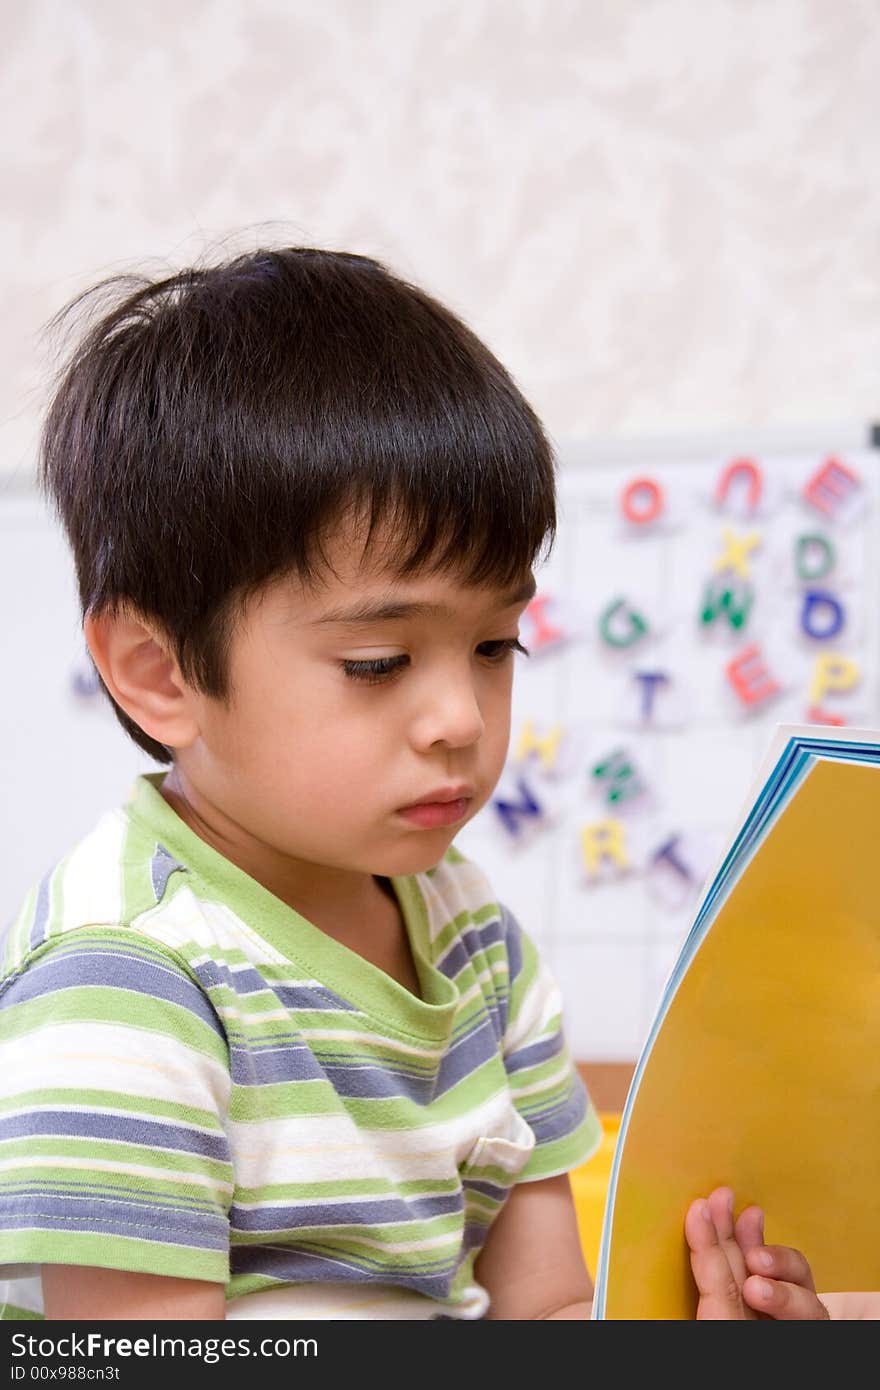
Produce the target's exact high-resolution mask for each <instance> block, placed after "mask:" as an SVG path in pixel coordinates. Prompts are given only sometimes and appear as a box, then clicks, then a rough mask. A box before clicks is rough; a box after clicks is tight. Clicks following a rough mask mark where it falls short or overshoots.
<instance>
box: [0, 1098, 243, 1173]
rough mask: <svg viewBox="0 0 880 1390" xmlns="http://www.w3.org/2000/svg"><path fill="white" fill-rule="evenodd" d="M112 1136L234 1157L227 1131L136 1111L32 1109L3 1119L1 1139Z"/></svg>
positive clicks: (181, 1150)
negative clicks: (163, 1119)
mask: <svg viewBox="0 0 880 1390" xmlns="http://www.w3.org/2000/svg"><path fill="white" fill-rule="evenodd" d="M37 1136H43V1137H45V1138H53V1139H109V1140H111V1141H112V1142H114V1143H118V1144H136V1145H138V1146H139V1147H140V1148H152V1149H158V1150H160V1151H162V1150H166V1149H167V1150H168V1151H169V1152H171V1153H191V1154H199V1155H200V1156H201V1157H202V1158H213V1159H217V1160H218V1161H219V1162H221V1163H228V1162H229V1161H230V1155H229V1143H228V1141H227V1139H226V1136H225V1135H217V1134H206V1133H205V1132H204V1131H203V1130H197V1129H182V1128H181V1127H180V1126H178V1125H173V1124H162V1123H159V1122H156V1121H153V1120H144V1119H141V1118H140V1117H139V1116H133V1115H125V1116H123V1115H113V1114H110V1113H109V1112H107V1111H103V1112H102V1111H100V1110H92V1111H88V1112H82V1111H79V1110H57V1111H56V1110H31V1111H22V1112H21V1113H20V1114H17V1115H8V1116H6V1117H5V1118H2V1119H0V1142H3V1141H4V1140H7V1139H30V1138H36V1137H37Z"/></svg>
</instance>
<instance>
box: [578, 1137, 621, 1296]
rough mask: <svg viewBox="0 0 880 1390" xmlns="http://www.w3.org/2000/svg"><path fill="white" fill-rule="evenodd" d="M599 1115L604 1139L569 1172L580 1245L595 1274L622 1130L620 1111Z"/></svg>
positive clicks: (590, 1269) (592, 1272) (591, 1270)
mask: <svg viewBox="0 0 880 1390" xmlns="http://www.w3.org/2000/svg"><path fill="white" fill-rule="evenodd" d="M599 1114H600V1119H601V1121H602V1130H603V1134H602V1141H601V1143H600V1144H599V1147H598V1149H597V1150H596V1152H595V1153H594V1154H593V1156H592V1158H589V1159H588V1160H587V1162H586V1163H582V1164H581V1166H580V1167H579V1168H574V1169H572V1171H571V1173H570V1174H569V1177H570V1179H571V1190H572V1194H573V1196H574V1205H575V1211H576V1212H577V1222H578V1231H579V1232H580V1237H581V1248H582V1250H583V1252H584V1259H585V1260H586V1262H587V1267H588V1268H589V1271H590V1273H591V1274H592V1275H593V1276H594V1277H595V1274H596V1267H597V1265H598V1263H599V1241H600V1238H601V1235H602V1221H603V1218H604V1215H605V1197H606V1195H607V1192H608V1181H609V1179H610V1177H611V1160H612V1159H613V1157H614V1146H615V1144H616V1143H617V1135H618V1131H619V1129H620V1114H619V1113H618V1112H609V1111H600V1112H599Z"/></svg>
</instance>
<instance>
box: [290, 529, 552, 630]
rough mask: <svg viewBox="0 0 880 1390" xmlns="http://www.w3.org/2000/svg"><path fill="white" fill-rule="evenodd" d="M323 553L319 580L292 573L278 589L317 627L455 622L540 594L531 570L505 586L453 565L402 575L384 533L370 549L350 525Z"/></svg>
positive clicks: (301, 619)
mask: <svg viewBox="0 0 880 1390" xmlns="http://www.w3.org/2000/svg"><path fill="white" fill-rule="evenodd" d="M321 553H322V556H323V560H324V563H323V564H322V565H321V568H320V571H319V573H318V574H317V575H316V578H315V582H314V583H312V584H310V585H305V584H304V583H303V582H302V580H300V579H299V578H298V577H291V578H289V579H288V580H283V581H281V583H280V584H279V586H278V587H277V589H276V594H277V599H278V601H279V602H280V603H281V605H282V608H283V610H285V616H286V618H287V619H288V620H293V621H294V622H296V624H297V625H298V626H308V627H310V628H313V629H315V630H316V631H319V632H320V631H325V632H330V633H332V632H334V631H336V630H339V629H343V628H355V629H357V628H363V627H367V626H372V625H375V624H378V623H382V622H393V621H395V620H402V619H413V620H417V619H426V620H435V621H450V622H454V621H456V620H457V619H466V618H469V617H471V616H476V615H482V614H484V613H491V612H501V611H503V610H505V609H509V608H514V607H522V606H523V605H524V604H526V603H528V601H529V600H530V599H531V598H532V597H533V595H534V593H535V587H536V586H535V579H534V576H533V575H532V572H531V570H527V571H526V572H525V573H523V574H522V575H521V576H519V577H518V579H516V580H515V581H513V582H511V583H507V584H505V585H503V586H502V585H500V584H482V585H474V584H473V583H468V582H466V579H465V577H464V574H463V573H455V572H450V571H449V570H448V569H444V570H436V569H434V570H432V569H425V570H422V571H419V572H417V573H415V574H412V575H406V576H402V575H401V574H400V572H399V569H398V568H397V566H396V565H395V563H394V560H393V553H392V550H391V547H390V546H389V545H388V544H387V543H383V542H382V539H381V538H380V539H379V541H378V542H375V541H374V543H373V544H372V545H371V547H370V549H369V551H366V550H365V549H364V544H363V538H362V533H353V532H352V531H351V530H349V531H347V532H344V533H337V534H336V535H335V536H334V537H333V538H332V539H331V540H330V541H326V542H324V544H323V545H322V548H321Z"/></svg>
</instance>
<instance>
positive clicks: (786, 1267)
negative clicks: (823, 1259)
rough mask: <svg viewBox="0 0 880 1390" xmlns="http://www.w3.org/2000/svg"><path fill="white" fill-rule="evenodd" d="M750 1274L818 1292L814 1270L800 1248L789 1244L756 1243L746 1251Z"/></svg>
mask: <svg viewBox="0 0 880 1390" xmlns="http://www.w3.org/2000/svg"><path fill="white" fill-rule="evenodd" d="M745 1261H746V1266H747V1268H748V1270H749V1273H750V1274H760V1275H763V1276H764V1277H765V1278H767V1279H776V1280H779V1281H781V1282H782V1283H786V1284H800V1285H801V1286H802V1287H803V1288H805V1289H807V1290H808V1291H809V1292H810V1293H812V1294H814V1293H815V1292H816V1285H815V1282H814V1280H813V1271H812V1270H811V1269H810V1265H809V1261H808V1260H807V1258H806V1256H804V1255H802V1254H801V1252H800V1250H793V1249H791V1248H790V1247H789V1246H787V1245H756V1246H753V1247H752V1248H751V1249H749V1250H747V1251H746V1252H745Z"/></svg>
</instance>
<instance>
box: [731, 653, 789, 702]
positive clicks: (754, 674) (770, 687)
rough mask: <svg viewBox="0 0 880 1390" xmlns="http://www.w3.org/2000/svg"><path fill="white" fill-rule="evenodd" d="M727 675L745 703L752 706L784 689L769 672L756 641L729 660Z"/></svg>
mask: <svg viewBox="0 0 880 1390" xmlns="http://www.w3.org/2000/svg"><path fill="white" fill-rule="evenodd" d="M727 677H728V680H729V681H730V683H731V685H732V686H733V688H734V690H735V691H736V693H737V695H738V696H739V698H740V699H741V700H742V702H743V704H744V705H749V706H750V707H751V708H754V707H755V706H756V705H760V704H762V703H763V702H764V700H769V699H770V697H771V696H772V695H778V694H779V692H780V690H781V689H782V687H781V686H780V685H777V683H776V681H775V680H773V678H772V676H770V675H769V674H768V671H767V667H766V666H765V665H764V660H763V657H762V656H761V648H760V647H759V646H758V645H757V644H756V643H753V644H752V646H751V647H746V649H745V651H743V652H740V654H739V656H737V657H735V658H734V660H733V661H731V662H729V664H728V666H727Z"/></svg>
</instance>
